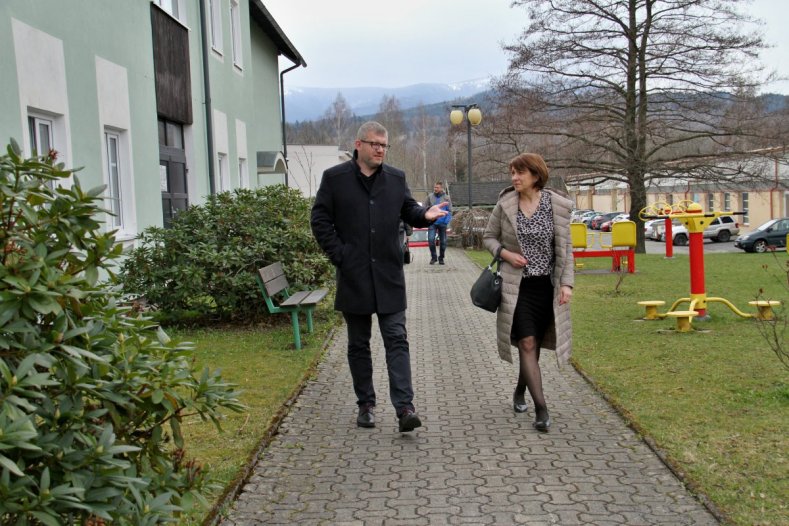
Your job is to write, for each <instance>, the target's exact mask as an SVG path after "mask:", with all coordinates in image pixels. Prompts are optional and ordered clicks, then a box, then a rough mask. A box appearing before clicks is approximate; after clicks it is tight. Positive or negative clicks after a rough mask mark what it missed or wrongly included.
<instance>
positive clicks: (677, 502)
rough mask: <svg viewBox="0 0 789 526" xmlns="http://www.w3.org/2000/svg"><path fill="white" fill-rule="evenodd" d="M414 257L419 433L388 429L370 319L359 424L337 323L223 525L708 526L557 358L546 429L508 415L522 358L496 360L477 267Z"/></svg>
mask: <svg viewBox="0 0 789 526" xmlns="http://www.w3.org/2000/svg"><path fill="white" fill-rule="evenodd" d="M422 251H423V252H424V254H421V252H422ZM415 256H416V258H415V261H414V262H413V263H412V264H410V265H407V266H406V269H405V270H406V281H407V287H408V305H409V308H408V311H407V318H408V321H407V323H408V334H409V341H410V344H411V365H412V369H413V377H414V391H415V400H414V403H415V405H416V407H417V411H418V412H419V414H420V416H421V418H422V420H423V424H424V425H423V427H421V428H419V429H417V430H416V431H415V432H413V433H402V434H401V433H398V432H397V419H396V418H395V413H394V409H393V408H392V407H391V406H390V405H389V402H388V398H389V397H388V378H387V375H386V365H385V361H384V352H383V343H382V340H381V337H380V335H379V334H378V332H377V325H376V324H375V323H374V325H373V327H374V330H373V338H372V341H371V345H372V349H373V356H374V362H373V363H374V369H375V372H374V382H375V386H376V390H377V393H378V400H379V402H378V406H377V407H376V417H377V419H378V426H377V427H375V428H373V429H361V428H357V427H356V422H355V419H356V403H355V402H356V401H355V399H354V394H353V387H352V383H351V378H350V372H349V371H348V364H347V359H346V356H345V349H346V345H347V339H346V334H345V328H344V327H343V328H341V329H339V330H338V331H337V332H336V333H335V336H334V339H333V341H332V342H331V343H330V345H329V349H328V352H327V354H326V356H325V357H324V359H323V361H322V362H321V364H320V365H319V366H318V368H317V374H316V376H315V378H314V379H312V380H311V381H310V382H309V383H308V384H307V385H306V386H305V388H304V389H303V391H302V392H301V395H300V396H299V399H298V400H296V402H295V403H294V404H293V405H292V407H291V408H290V413H289V414H288V415H287V416H286V417H285V419H284V420H283V422H282V424H281V426H280V429H279V432H278V434H277V435H276V436H275V437H274V439H273V441H272V443H271V445H270V446H269V447H268V448H267V450H266V451H265V452H264V453H263V454H261V455H260V456H259V458H258V459H257V461H256V464H255V466H254V468H253V473H252V474H251V476H250V478H249V480H248V481H247V482H246V484H245V485H244V486H243V489H242V491H241V494H240V495H239V497H238V498H237V499H236V501H235V502H233V503H232V505H230V506H229V509H228V511H227V515H226V517H225V518H224V519H223V521H222V522H221V524H222V525H223V526H254V525H263V524H265V525H270V524H288V525H292V524H299V525H301V524H315V525H331V526H366V525H379V524H382V525H408V526H420V525H428V526H429V525H447V524H452V525H454V524H458V525H461V524H473V525H475V526H479V525H485V524H524V525H534V526H538V525H539V526H545V525H551V524H561V525H573V524H579V525H580V524H583V525H589V524H593V525H600V526H603V525H612V526H613V525H617V526H619V525H628V526H631V525H640V524H643V525H685V524H687V525H715V524H717V521H716V520H715V518H714V517H713V516H712V515H711V514H710V513H709V512H708V511H707V510H706V508H704V506H703V505H701V504H700V503H699V502H698V501H697V500H696V499H694V498H693V496H692V495H690V494H689V493H688V492H687V490H686V489H685V488H684V486H683V485H682V484H681V482H680V481H678V480H677V479H676V477H674V475H673V474H672V473H671V471H669V470H668V469H667V468H666V467H665V466H664V465H663V464H662V462H661V461H660V459H658V457H657V456H656V455H655V454H654V453H653V452H652V451H651V450H650V449H649V448H648V447H647V446H646V445H645V444H644V443H643V442H642V441H641V440H640V439H639V437H638V436H637V435H636V434H635V433H633V432H632V431H631V430H630V429H629V428H628V427H627V425H626V423H625V422H624V421H623V419H622V418H621V417H620V416H619V414H617V413H616V411H614V410H613V409H612V408H611V407H610V406H609V405H608V403H607V402H606V401H605V400H604V399H603V398H602V397H601V396H600V395H599V394H597V393H596V392H595V391H594V390H593V389H592V388H591V387H590V386H589V385H588V384H587V382H586V381H585V380H584V379H583V378H582V377H581V376H580V375H579V374H578V373H577V372H576V371H575V370H574V369H573V368H572V367H571V366H569V365H563V366H561V367H559V366H558V365H557V363H556V360H555V356H554V354H553V353H552V352H545V353H544V354H543V359H542V360H541V366H542V373H543V383H544V388H545V397H546V400H547V402H548V405H549V408H550V410H551V418H552V420H553V422H554V424H553V426H552V427H551V431H550V433H547V434H540V433H537V432H536V431H535V430H534V429H533V428H532V426H531V422H532V420H533V418H534V413H533V411H532V410H530V411H529V412H527V413H525V414H515V413H513V411H512V405H511V404H512V402H511V397H512V389H513V387H514V384H515V380H516V379H517V367H516V366H515V365H510V364H507V363H505V362H502V361H501V360H499V358H498V355H497V352H496V335H495V320H496V317H495V315H494V314H491V313H488V312H485V311H482V310H480V309H477V308H475V307H474V306H473V305H472V304H471V302H470V301H469V298H468V291H469V289H470V288H471V284H472V283H473V282H474V280H475V279H476V277H477V275H478V274H479V269H478V268H477V267H476V266H474V265H473V264H472V263H471V262H470V261H468V259H467V258H466V257H465V256H464V255H463V253H462V251H461V250H459V249H449V252H448V255H447V264H446V265H444V266H442V267H440V268H434V267H429V266H428V265H427V262H428V261H429V257H428V256H427V249H416V250H415ZM530 406H531V403H530Z"/></svg>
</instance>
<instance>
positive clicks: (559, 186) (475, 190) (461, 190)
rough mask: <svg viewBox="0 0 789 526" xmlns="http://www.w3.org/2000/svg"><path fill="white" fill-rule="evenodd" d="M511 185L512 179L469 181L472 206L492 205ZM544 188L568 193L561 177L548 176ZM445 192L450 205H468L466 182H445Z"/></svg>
mask: <svg viewBox="0 0 789 526" xmlns="http://www.w3.org/2000/svg"><path fill="white" fill-rule="evenodd" d="M508 186H512V181H511V180H509V179H507V180H506V181H482V182H479V183H475V182H472V183H471V199H472V201H473V204H472V206H494V205H495V204H496V202H497V201H498V200H499V194H500V193H501V191H502V190H504V189H505V188H507V187H508ZM545 186H546V188H550V189H552V190H556V191H557V192H559V193H560V194H562V195H568V192H567V185H565V184H564V179H562V178H561V177H554V176H551V177H549V178H548V183H547V184H546V185H545ZM447 192H448V193H449V198H450V199H451V200H452V206H468V183H464V182H453V183H449V182H448V183H447Z"/></svg>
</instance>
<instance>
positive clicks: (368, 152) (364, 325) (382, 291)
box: [310, 121, 446, 432]
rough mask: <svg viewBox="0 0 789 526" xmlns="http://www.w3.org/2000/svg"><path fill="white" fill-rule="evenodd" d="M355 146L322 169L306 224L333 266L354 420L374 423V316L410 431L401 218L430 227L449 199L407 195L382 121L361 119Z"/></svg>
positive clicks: (398, 409) (413, 417)
mask: <svg viewBox="0 0 789 526" xmlns="http://www.w3.org/2000/svg"><path fill="white" fill-rule="evenodd" d="M354 146H355V150H354V152H353V159H351V160H350V161H347V162H344V163H342V164H339V165H337V166H334V167H332V168H329V169H328V170H326V171H325V172H323V178H322V179H321V183H320V187H319V188H318V193H317V194H316V195H315V203H314V205H313V207H312V216H311V220H310V223H311V226H312V233H313V235H314V236H315V240H316V241H317V242H318V245H320V247H321V249H322V250H323V251H324V252H325V253H326V255H327V256H328V257H329V259H330V260H331V262H332V264H333V265H334V266H335V268H336V270H337V272H336V276H337V293H336V295H335V299H334V308H335V309H336V310H338V311H340V312H342V315H343V318H345V324H346V325H347V328H348V365H349V366H350V369H351V377H352V379H353V389H354V392H355V393H356V400H357V402H356V403H357V405H358V408H359V412H358V415H357V417H356V425H358V426H359V427H375V414H374V413H373V408H374V407H375V405H376V398H375V389H374V388H373V362H372V357H371V351H370V336H371V329H372V317H373V314H375V315H376V317H377V318H378V328H379V330H380V331H381V336H382V338H383V341H384V348H385V350H386V366H387V370H388V373H389V398H390V400H391V402H392V405H393V406H394V408H395V413H396V415H397V420H398V424H399V429H400V432H408V431H413V430H414V429H416V428H417V427H420V426H421V425H422V422H421V420H420V419H419V416H418V415H417V413H416V410H415V408H414V403H413V398H414V390H413V387H412V382H411V363H410V351H409V346H408V335H407V333H406V319H405V309H406V293H405V274H404V273H403V245H402V241H401V237H400V222H401V220H402V221H403V222H405V223H406V224H408V225H412V226H416V227H426V226H429V225H430V224H431V223H432V222H433V221H435V220H436V219H438V218H440V217H442V216H444V215H445V214H446V212H444V210H443V207H444V206H446V205H439V206H433V207H427V206H424V207H423V206H421V205H420V204H419V203H418V202H416V201H415V200H414V198H413V197H412V196H411V191H410V190H409V188H408V184H406V179H405V173H404V172H403V171H402V170H398V169H397V168H394V167H393V166H390V165H388V164H384V157H385V155H386V151H387V150H388V149H389V143H388V133H387V131H386V128H384V127H383V126H382V125H381V124H379V123H377V122H374V121H370V122H366V123H364V124H362V126H361V127H360V128H359V131H358V132H357V134H356V141H355V143H354Z"/></svg>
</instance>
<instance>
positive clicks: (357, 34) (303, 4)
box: [263, 0, 789, 94]
mask: <svg viewBox="0 0 789 526" xmlns="http://www.w3.org/2000/svg"><path fill="white" fill-rule="evenodd" d="M263 4H264V5H265V6H266V8H267V9H268V10H269V12H270V13H271V14H272V16H273V17H274V19H275V20H276V21H277V23H278V24H279V26H280V27H281V28H282V30H283V31H284V32H285V34H286V35H287V37H288V38H289V39H290V41H291V42H292V43H293V45H294V46H295V47H296V49H298V51H299V53H301V55H302V56H303V57H304V60H305V61H306V62H307V67H306V68H298V69H295V70H293V71H291V72H289V73H287V74H286V76H285V83H286V85H287V86H299V87H325V88H343V87H362V86H375V87H386V88H393V87H399V86H408V85H411V84H418V83H422V82H437V83H444V84H447V83H453V82H460V81H466V80H476V79H480V78H486V77H490V76H496V75H501V74H502V73H504V72H505V71H506V69H507V64H508V60H507V59H508V57H507V54H505V53H504V52H503V51H502V49H501V44H502V43H510V42H514V41H515V40H516V38H517V36H518V35H519V33H520V30H521V29H522V28H523V27H525V26H526V24H527V16H526V10H525V9H524V8H522V7H521V8H510V0H395V1H387V0H263ZM748 10H749V12H750V14H752V15H753V16H757V17H759V18H761V19H763V20H764V21H765V22H766V23H767V25H766V27H765V36H766V40H767V41H768V42H769V43H771V44H774V45H776V47H775V48H774V49H770V50H767V51H766V52H765V53H764V54H763V57H762V58H763V61H764V63H765V64H766V65H767V66H768V67H770V68H774V69H778V70H779V72H780V73H781V74H782V75H785V76H789V29H787V23H788V22H789V0H754V1H753V3H752V4H751V6H750V7H749V8H748ZM281 64H282V67H290V66H291V65H292V64H291V63H290V62H289V61H288V60H287V59H283V60H282V62H281ZM767 91H772V92H778V93H785V94H789V81H785V82H782V83H780V84H776V85H774V86H772V88H768V90H767Z"/></svg>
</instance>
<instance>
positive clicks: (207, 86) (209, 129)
mask: <svg viewBox="0 0 789 526" xmlns="http://www.w3.org/2000/svg"><path fill="white" fill-rule="evenodd" d="M198 4H199V5H200V31H202V33H203V39H202V40H203V49H202V50H203V91H205V133H206V135H207V138H206V140H207V142H208V144H207V145H206V146H207V151H208V191H209V192H210V193H211V195H214V193H215V192H216V185H215V183H214V119H213V115H212V112H213V110H212V106H211V79H210V78H209V75H208V47H209V42H208V23H207V20H206V13H205V2H203V1H202V0H200V2H198Z"/></svg>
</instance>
